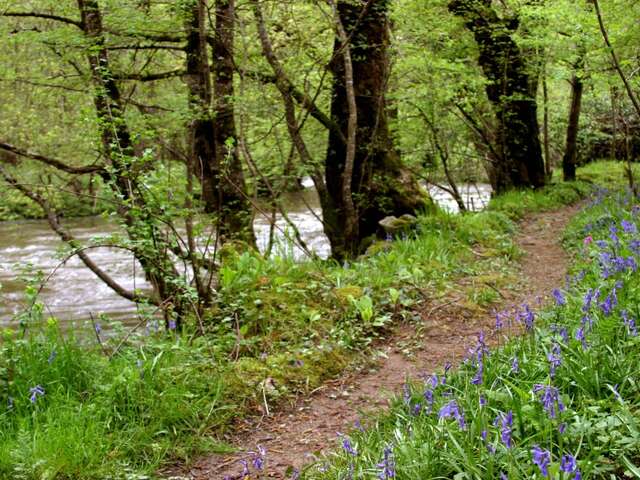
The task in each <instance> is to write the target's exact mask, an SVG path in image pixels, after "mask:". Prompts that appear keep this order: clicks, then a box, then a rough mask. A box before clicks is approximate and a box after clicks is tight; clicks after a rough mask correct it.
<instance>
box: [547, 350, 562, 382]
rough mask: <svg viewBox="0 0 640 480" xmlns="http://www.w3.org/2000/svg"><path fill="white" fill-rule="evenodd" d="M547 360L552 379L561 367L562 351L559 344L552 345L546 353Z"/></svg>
mask: <svg viewBox="0 0 640 480" xmlns="http://www.w3.org/2000/svg"><path fill="white" fill-rule="evenodd" d="M547 360H548V361H549V375H550V376H551V377H554V376H555V374H556V369H557V368H558V367H559V366H560V365H562V350H561V349H560V345H559V344H557V343H554V344H553V346H552V347H551V351H550V352H549V353H547Z"/></svg>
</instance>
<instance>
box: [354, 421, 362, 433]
mask: <svg viewBox="0 0 640 480" xmlns="http://www.w3.org/2000/svg"><path fill="white" fill-rule="evenodd" d="M353 425H354V426H355V427H356V429H357V430H358V431H360V432H364V427H363V426H362V422H361V421H360V419H357V420H356V421H355V422H354V423H353Z"/></svg>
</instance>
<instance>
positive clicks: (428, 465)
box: [302, 189, 640, 479]
mask: <svg viewBox="0 0 640 480" xmlns="http://www.w3.org/2000/svg"><path fill="white" fill-rule="evenodd" d="M639 215H640V204H639V203H638V200H637V198H634V197H633V195H632V194H631V193H630V192H629V191H624V192H620V191H608V190H604V189H603V190H600V191H598V193H597V194H596V195H595V196H594V198H593V200H591V201H590V202H589V204H588V206H587V207H586V208H585V209H584V210H583V211H582V212H581V213H580V214H578V216H577V217H576V218H574V220H573V221H572V222H571V224H570V225H569V227H568V229H567V231H566V234H565V237H564V243H565V246H566V248H567V249H568V250H569V252H570V253H571V254H572V256H573V259H574V260H573V266H572V269H571V274H570V276H569V277H568V279H567V283H566V285H559V286H558V288H556V289H554V290H553V291H552V292H551V293H552V297H553V303H552V305H550V306H548V307H547V308H545V309H543V310H542V311H540V312H539V313H535V312H534V308H533V307H532V306H531V307H530V306H529V305H522V306H520V307H519V308H517V309H515V310H509V311H502V312H498V313H497V314H496V324H495V330H494V331H493V332H486V335H487V336H488V335H490V334H496V335H499V336H501V337H502V339H503V340H502V342H501V343H502V344H503V345H502V346H501V347H500V348H498V349H497V350H491V351H490V350H489V349H488V348H487V346H486V343H485V333H482V332H481V333H479V336H478V342H477V345H476V346H475V347H474V348H473V349H472V350H471V351H470V352H469V355H468V358H467V360H465V362H464V363H463V365H462V366H461V367H460V369H459V370H457V371H447V370H448V369H447V367H445V369H444V370H443V371H441V372H436V373H434V374H433V375H432V376H428V377H425V378H424V381H423V382H420V383H419V384H412V385H407V386H406V388H405V391H404V394H400V395H399V396H398V397H397V398H396V400H395V401H394V405H393V407H392V408H391V410H390V411H389V412H387V413H386V414H384V415H383V416H381V417H379V418H377V419H375V421H374V423H373V425H372V426H371V428H369V429H367V430H364V429H363V430H354V432H352V434H351V435H350V436H345V437H343V440H342V447H343V448H342V450H341V451H340V452H336V453H335V454H334V455H331V456H329V462H328V463H324V464H320V465H314V466H313V467H310V468H309V469H308V471H306V472H303V475H302V478H328V479H338V478H341V479H349V478H380V479H388V478H397V479H430V478H455V479H471V478H474V479H496V478H500V479H521V478H552V479H587V478H589V479H610V478H611V479H612V478H639V476H640V420H639V416H638V413H639V411H640V387H639V385H638V375H639V373H640V358H638V354H639V352H640V350H639V348H638V347H639V345H640V338H639V337H638V325H637V322H638V316H639V315H640V310H639V309H638V298H639V296H640V290H639V288H640V287H639V285H640V283H639V282H638V275H640V273H639V272H638V260H639V257H640V236H639V233H638V226H637V224H638V216H639ZM550 288H551V287H550ZM514 333H518V334H519V335H515V336H514V335H513V334H514ZM317 467H319V468H317Z"/></svg>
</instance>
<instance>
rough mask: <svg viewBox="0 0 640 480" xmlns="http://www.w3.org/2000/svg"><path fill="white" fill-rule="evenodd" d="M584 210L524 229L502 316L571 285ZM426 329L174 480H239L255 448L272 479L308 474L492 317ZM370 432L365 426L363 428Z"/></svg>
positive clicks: (246, 431)
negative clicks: (569, 252)
mask: <svg viewBox="0 0 640 480" xmlns="http://www.w3.org/2000/svg"><path fill="white" fill-rule="evenodd" d="M578 208H579V207H578V206H571V207H564V208H562V209H560V210H556V211H553V212H547V213H541V214H536V215H532V216H529V217H527V219H526V220H525V221H523V222H522V223H521V224H520V227H519V230H518V231H519V233H518V234H517V237H516V241H517V244H518V245H519V247H520V248H521V249H522V250H524V252H525V255H524V257H523V259H522V262H521V273H522V285H523V287H522V289H520V290H519V291H518V292H517V293H509V294H505V296H506V298H504V299H503V302H502V305H501V306H500V307H499V308H509V307H510V306H514V305H519V304H521V303H523V302H529V303H533V302H534V301H535V300H536V299H539V298H541V297H547V296H548V295H549V293H550V291H551V289H552V288H553V287H555V286H561V285H563V284H564V281H565V275H566V271H567V263H568V258H567V256H566V254H565V252H564V250H563V249H562V247H561V245H560V239H561V237H562V232H563V230H564V228H565V226H566V225H567V223H568V222H569V220H570V219H571V217H572V216H573V215H575V213H576V212H577V211H578ZM421 316H422V322H423V324H422V325H419V326H418V327H416V326H415V325H411V326H410V325H402V326H400V327H398V329H397V331H396V333H395V334H394V335H393V337H392V338H391V339H389V340H388V341H387V342H386V343H385V344H384V345H383V346H382V347H381V351H382V354H381V355H380V359H379V361H378V362H377V364H376V367H375V369H370V370H366V371H363V372H358V373H354V374H351V375H348V376H345V377H342V378H339V379H337V380H334V381H330V382H326V383H325V384H324V385H323V386H322V387H321V388H319V389H317V390H316V391H315V392H314V393H313V394H311V395H309V396H304V397H300V398H299V399H298V400H297V401H296V402H295V403H294V405H293V406H292V407H288V408H285V409H283V410H281V411H276V412H272V413H271V416H268V417H264V418H261V419H260V418H255V419H249V420H246V421H245V422H244V423H242V424H240V425H239V426H238V428H237V431H236V433H234V434H233V437H232V438H230V439H229V442H230V443H231V444H232V445H234V446H236V447H237V448H238V449H239V451H240V453H238V454H233V455H212V456H209V457H205V458H202V459H200V460H198V461H196V462H195V463H194V464H193V465H191V466H190V467H188V468H186V469H185V468H184V467H183V468H181V469H180V470H177V471H176V470H174V471H172V472H171V473H170V475H173V476H174V478H176V477H177V478H187V479H193V480H205V479H223V478H224V477H225V476H226V475H230V476H231V477H232V478H233V476H234V475H237V474H239V472H240V471H241V470H242V467H241V465H240V463H239V460H241V459H248V458H249V457H248V455H247V453H246V452H247V451H255V450H256V445H261V446H263V447H264V448H266V450H267V465H266V472H267V477H268V478H286V477H285V472H286V470H287V468H288V467H290V466H294V467H296V468H299V467H301V466H302V465H304V464H308V463H310V462H313V461H314V460H315V458H316V457H315V456H314V453H313V452H316V453H317V452H320V451H328V450H330V449H332V448H335V447H337V446H338V445H339V440H338V439H337V435H336V432H348V431H349V430H351V429H353V427H354V423H355V422H356V421H358V420H359V419H361V418H363V412H375V411H380V409H381V408H384V407H385V406H386V405H388V401H389V398H391V397H392V396H393V395H394V394H397V393H398V392H400V391H401V389H402V385H403V384H404V383H405V380H406V378H407V377H409V378H416V376H417V375H419V374H421V373H431V372H433V371H435V370H438V369H441V368H442V366H443V365H444V364H445V363H446V362H452V363H453V364H454V365H455V364H456V363H459V361H460V360H461V359H462V358H463V357H464V355H465V353H466V352H467V351H468V349H469V347H470V346H471V345H473V344H475V342H476V339H477V335H478V332H479V331H481V330H484V331H487V332H490V331H491V330H492V329H493V328H494V326H495V318H494V316H493V315H482V316H478V317H474V316H473V315H470V314H469V313H468V312H465V311H462V312H461V311H460V308H459V307H456V305H455V304H454V303H452V304H451V305H446V304H445V305H441V306H439V307H437V308H434V306H432V305H426V306H424V307H423V309H422V311H421ZM363 422H364V423H365V425H366V420H364V421H363Z"/></svg>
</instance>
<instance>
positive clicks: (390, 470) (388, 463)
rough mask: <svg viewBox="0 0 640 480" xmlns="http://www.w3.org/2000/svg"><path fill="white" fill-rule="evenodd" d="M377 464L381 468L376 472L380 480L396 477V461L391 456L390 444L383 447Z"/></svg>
mask: <svg viewBox="0 0 640 480" xmlns="http://www.w3.org/2000/svg"><path fill="white" fill-rule="evenodd" d="M377 466H378V468H380V469H381V472H380V473H379V474H378V478H379V479H380V480H386V479H388V478H396V461H395V459H394V458H393V448H392V447H391V446H390V445H387V446H386V447H385V449H384V452H383V456H382V462H380V463H379V464H378V465H377Z"/></svg>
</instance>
